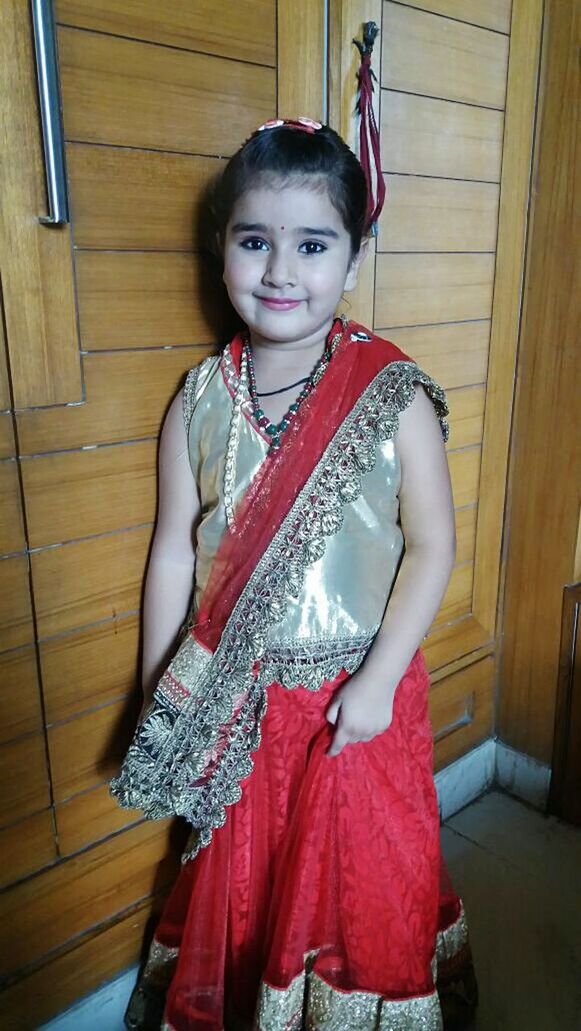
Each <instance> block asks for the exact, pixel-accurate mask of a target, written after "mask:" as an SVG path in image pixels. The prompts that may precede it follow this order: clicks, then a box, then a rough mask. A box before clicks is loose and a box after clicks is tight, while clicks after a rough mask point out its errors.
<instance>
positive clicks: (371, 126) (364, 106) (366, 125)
mask: <svg viewBox="0 0 581 1031" xmlns="http://www.w3.org/2000/svg"><path fill="white" fill-rule="evenodd" d="M378 32H379V29H378V27H377V25H376V24H375V22H374V21H368V22H365V24H364V26H363V42H361V40H359V39H354V40H353V42H354V44H355V46H356V47H357V49H358V50H359V53H360V54H361V64H360V66H359V70H358V72H357V78H358V79H359V93H358V97H357V112H358V114H359V160H360V162H361V165H362V168H363V171H364V172H365V178H366V179H367V193H368V198H367V228H368V230H369V231H370V232H371V233H372V235H373V236H377V220H378V218H379V216H380V214H381V209H382V208H383V203H384V201H385V181H384V178H383V175H382V172H381V153H380V147H379V129H378V128H377V122H376V120H375V113H374V111H373V79H375V81H376V82H377V76H376V75H375V74H374V72H373V70H372V68H371V54H372V52H373V44H374V43H375V39H376V36H377V34H378Z"/></svg>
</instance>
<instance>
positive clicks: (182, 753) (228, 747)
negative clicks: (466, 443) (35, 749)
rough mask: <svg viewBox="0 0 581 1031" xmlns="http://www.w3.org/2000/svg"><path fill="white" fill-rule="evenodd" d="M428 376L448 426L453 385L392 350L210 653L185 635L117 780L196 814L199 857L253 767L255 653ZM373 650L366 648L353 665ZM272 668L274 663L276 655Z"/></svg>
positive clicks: (261, 684) (328, 663) (161, 812)
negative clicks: (444, 385)
mask: <svg viewBox="0 0 581 1031" xmlns="http://www.w3.org/2000/svg"><path fill="white" fill-rule="evenodd" d="M416 383H421V384H422V385H423V386H424V387H425V388H426V391H427V393H428V394H429V396H430V397H431V398H432V400H433V402H434V404H435V407H436V412H437V415H438V418H439V419H440V423H441V426H442V432H443V435H444V437H445V438H446V437H447V424H446V422H445V416H446V415H447V413H448V408H447V405H446V399H445V394H444V391H443V390H442V389H441V387H439V386H438V385H437V384H436V383H434V381H433V380H432V379H431V377H429V376H428V375H427V374H426V373H424V372H423V371H422V370H421V369H419V368H418V366H416V365H415V363H413V362H409V361H398V362H392V363H391V364H389V365H388V366H386V367H385V368H383V369H382V370H381V371H380V372H379V373H378V374H377V376H376V377H375V379H374V380H373V381H372V383H371V384H370V385H369V386H368V387H367V389H366V390H365V391H364V392H363V394H362V395H361V397H360V398H359V399H358V401H357V402H356V404H355V405H354V407H353V409H352V411H351V412H350V413H349V415H348V416H347V418H346V419H345V420H344V421H343V423H342V425H341V426H340V427H339V429H338V430H337V432H336V434H335V436H334V437H333V439H332V440H331V442H330V444H329V445H328V447H327V449H326V451H325V453H324V454H323V456H322V458H321V460H320V461H319V462H318V464H317V466H316V468H315V469H314V471H313V472H312V474H311V475H310V477H309V479H308V480H307V482H306V484H305V486H304V487H303V489H302V491H301V492H300V494H299V496H298V498H297V500H296V502H295V503H294V505H293V506H292V508H291V510H290V511H289V513H288V514H287V516H286V517H285V519H284V521H283V523H282V525H281V527H280V529H279V530H278V532H277V533H276V535H275V537H274V538H273V540H272V541H271V543H270V545H269V546H268V548H267V549H266V551H265V553H264V554H263V556H262V557H261V559H260V561H259V562H258V564H257V566H256V569H255V571H254V573H253V574H252V576H251V577H250V579H249V581H248V584H247V585H246V587H245V589H244V590H243V592H242V594H241V596H240V598H239V599H238V602H237V603H236V606H235V607H234V610H233V612H232V614H231V616H230V618H229V619H228V622H227V624H226V626H225V628H224V632H223V634H222V638H221V640H220V644H219V645H218V648H217V649H216V652H215V653H214V654H213V655H212V656H209V653H207V652H206V653H205V654H204V655H202V654H201V653H202V652H204V650H203V649H201V648H200V645H198V644H197V643H196V642H195V641H194V639H193V638H192V636H189V637H187V638H186V639H185V640H184V641H183V643H182V644H181V646H180V648H179V650H178V652H177V654H176V656H175V657H174V659H173V660H172V662H171V663H170V665H169V667H168V669H167V670H166V672H165V673H164V676H163V677H162V679H161V681H160V683H159V685H158V687H157V688H156V691H155V692H154V702H155V704H154V705H153V706H152V708H151V710H150V711H149V712H148V714H147V715H146V718H145V719H144V720H143V722H142V723H141V724H140V726H139V727H138V728H137V731H136V735H135V738H134V740H133V742H132V744H131V746H130V748H129V750H128V753H127V756H126V758H125V761H124V763H123V766H122V769H121V772H120V774H119V776H118V777H116V778H115V779H114V780H113V781H112V782H111V792H112V794H113V795H114V796H115V797H116V798H117V799H118V801H119V803H120V804H121V805H122V806H126V807H128V808H140V809H142V810H143V812H144V813H145V815H146V816H147V817H149V818H150V819H159V818H162V817H164V816H169V815H172V814H176V815H178V816H183V817H185V818H186V819H187V820H188V821H189V822H190V823H191V824H192V826H193V827H194V828H196V829H197V831H198V835H197V838H196V843H195V845H194V849H193V851H192V852H190V853H189V854H186V855H185V856H184V859H187V858H193V857H194V856H195V855H197V853H198V852H199V851H200V850H201V849H202V848H204V847H205V846H206V845H208V844H209V842H210V840H211V837H212V833H213V831H214V830H215V829H216V828H218V827H221V826H222V825H223V824H224V823H225V820H226V808H227V806H229V805H233V804H234V803H236V802H238V800H239V799H240V796H241V793H242V791H241V788H240V782H241V781H242V780H243V779H244V778H245V777H247V776H248V775H249V774H250V773H251V771H252V768H253V760H252V753H253V752H255V751H256V750H257V748H258V747H259V746H260V739H261V722H262V718H263V716H264V713H265V711H266V704H267V696H266V690H265V689H266V687H267V686H268V683H269V682H272V679H271V680H270V681H268V669H269V666H268V663H266V664H265V667H264V669H263V670H261V671H260V673H259V674H258V676H257V675H256V673H255V663H256V661H257V660H261V659H263V658H264V656H265V655H266V654H267V652H268V638H269V632H270V630H271V629H272V627H273V626H274V625H275V624H277V623H279V622H280V621H281V620H282V619H283V618H284V615H285V609H286V601H287V598H288V597H289V596H290V597H295V598H296V597H298V596H299V594H300V591H301V589H302V586H303V583H304V579H305V576H306V572H307V570H308V569H309V567H310V566H311V565H312V564H313V563H314V562H316V561H317V559H319V558H320V557H321V556H322V555H323V554H324V552H325V548H326V541H327V539H328V538H329V537H331V536H333V535H334V534H335V533H337V531H338V530H339V529H340V527H341V525H342V522H343V508H344V506H345V505H347V504H349V503H350V502H352V501H355V500H356V499H357V498H358V497H359V496H360V494H361V491H362V481H363V477H364V475H365V473H366V472H369V471H370V470H371V469H372V468H373V467H374V465H375V461H376V454H377V447H378V445H380V444H381V443H383V442H384V441H386V440H389V439H391V438H392V437H393V436H394V435H395V433H396V432H397V429H398V425H399V414H400V413H401V412H402V411H403V410H404V409H405V408H407V407H408V406H409V405H410V404H411V403H412V401H413V400H414V397H415V389H414V386H415V384H416ZM364 654H365V653H364V652H363V651H358V650H357V649H355V650H354V653H353V655H352V657H351V660H350V669H349V671H350V672H355V670H356V669H357V668H358V667H359V665H360V664H361V662H362V661H363V658H364ZM343 659H344V657H343V656H342V657H341V658H340V659H339V658H335V660H333V656H330V657H329V658H328V659H327V658H325V659H324V660H322V661H321V663H320V669H319V682H318V685H317V683H316V676H314V679H312V680H311V681H310V685H309V686H311V689H313V690H316V689H317V686H320V685H321V683H322V682H323V680H324V679H333V678H334V677H336V676H337V675H338V674H339V672H340V671H341V668H342V667H343ZM271 668H272V667H271Z"/></svg>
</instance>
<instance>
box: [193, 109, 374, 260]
mask: <svg viewBox="0 0 581 1031" xmlns="http://www.w3.org/2000/svg"><path fill="white" fill-rule="evenodd" d="M280 180H282V181H283V182H284V181H287V182H288V183H289V184H290V183H291V182H292V184H293V185H296V184H300V185H302V184H303V183H304V185H305V186H307V187H310V188H313V187H315V188H318V187H319V183H317V180H319V181H320V185H321V186H322V187H323V188H325V189H326V190H327V193H328V196H329V199H330V201H331V203H332V204H333V206H334V207H335V209H336V210H337V211H338V213H339V215H340V216H341V219H342V221H343V225H344V226H345V229H346V230H347V232H348V233H349V236H350V237H351V251H352V255H353V257H355V255H356V254H358V253H359V250H360V248H361V241H362V239H363V236H364V234H365V231H366V228H367V227H366V213H367V184H366V181H365V175H364V173H363V169H362V167H361V165H360V164H359V161H358V160H357V158H356V157H355V155H354V153H353V152H352V151H351V150H350V149H349V147H348V146H347V144H346V143H345V142H344V141H343V140H342V139H341V137H340V136H339V135H338V134H337V133H336V132H335V131H334V130H333V129H330V128H329V126H327V125H323V126H322V128H321V129H318V130H316V131H315V132H312V133H311V132H305V131H304V130H302V129H297V128H295V127H294V126H292V125H281V126H276V127H275V128H270V129H263V130H262V131H257V132H255V133H253V135H252V136H251V137H250V138H249V139H248V140H247V141H246V143H244V144H243V146H242V147H241V148H240V150H238V151H237V152H236V153H235V154H234V155H233V157H231V158H230V160H229V162H228V164H227V165H226V168H225V169H224V171H223V173H222V175H221V176H220V177H219V178H218V179H217V180H216V182H215V184H214V186H213V189H212V192H211V195H210V208H211V216H212V221H213V223H214V230H215V232H217V233H218V236H219V238H220V239H221V240H222V241H223V239H224V234H225V231H226V226H227V224H228V221H229V219H230V216H231V214H232V210H233V208H234V205H235V204H236V202H237V201H238V200H239V199H240V197H242V196H243V195H244V194H245V193H246V192H247V190H249V189H251V188H253V187H259V186H268V185H270V184H271V183H272V182H273V181H277V182H279V181H280Z"/></svg>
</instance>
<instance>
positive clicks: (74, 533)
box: [22, 440, 157, 548]
mask: <svg viewBox="0 0 581 1031" xmlns="http://www.w3.org/2000/svg"><path fill="white" fill-rule="evenodd" d="M156 454H157V444H156V441H153V440H151V441H149V440H148V441H144V442H143V443H135V444H116V445H114V446H113V447H98V448H91V449H90V450H87V451H67V452H65V453H64V454H60V455H46V456H42V457H40V458H31V459H28V460H27V461H25V462H23V463H22V477H23V483H24V491H25V495H26V511H27V518H28V532H29V538H30V543H31V545H32V547H33V548H39V547H44V546H46V545H47V544H57V543H59V542H60V541H69V540H72V539H74V538H75V537H88V536H90V535H92V534H99V533H110V532H111V531H113V530H120V529H123V527H129V526H136V525H139V524H141V523H149V522H152V520H153V518H154V516H155V498H156V489H155V488H156V484H155V467H156ZM105 498H106V499H107V501H106V504H104V503H103V501H104V499H105Z"/></svg>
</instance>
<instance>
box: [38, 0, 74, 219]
mask: <svg viewBox="0 0 581 1031" xmlns="http://www.w3.org/2000/svg"><path fill="white" fill-rule="evenodd" d="M31 10H32V26H33V30H34V49H35V51H36V73H37V78H38V98H39V102H40V117H41V122H42V142H43V147H44V164H45V172H46V190H47V196H48V208H49V214H48V215H42V216H39V222H42V223H43V225H62V224H63V223H65V222H68V221H69V202H68V197H67V180H66V174H65V152H64V141H63V128H62V120H61V105H60V87H59V77H58V61H57V50H56V37H55V30H54V18H53V12H52V0H31Z"/></svg>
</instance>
